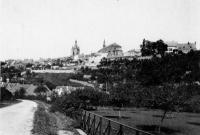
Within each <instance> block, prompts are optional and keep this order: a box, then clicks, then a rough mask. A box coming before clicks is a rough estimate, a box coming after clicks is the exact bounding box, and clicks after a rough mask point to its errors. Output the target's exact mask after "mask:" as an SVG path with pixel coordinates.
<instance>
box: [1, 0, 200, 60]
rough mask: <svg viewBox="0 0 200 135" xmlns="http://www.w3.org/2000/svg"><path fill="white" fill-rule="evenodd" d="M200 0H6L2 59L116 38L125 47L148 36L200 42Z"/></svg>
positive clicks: (52, 53)
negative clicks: (75, 42)
mask: <svg viewBox="0 0 200 135" xmlns="http://www.w3.org/2000/svg"><path fill="white" fill-rule="evenodd" d="M199 6H200V0H0V60H4V59H8V58H15V59H16V58H34V59H35V58H39V57H44V58H47V57H50V58H54V57H64V56H69V55H70V54H71V47H72V45H74V41H75V40H77V41H78V45H79V46H80V49H81V53H84V54H87V53H91V52H96V51H98V50H99V49H100V48H101V47H102V44H103V40H104V39H105V40H106V44H107V45H108V44H110V43H113V42H116V43H118V44H120V45H121V46H122V49H123V50H124V51H127V50H129V49H134V48H139V45H140V44H141V43H142V39H143V38H146V39H149V40H152V41H154V40H158V39H160V38H161V39H163V40H165V41H171V40H175V41H178V42H188V41H191V42H194V41H197V47H198V48H200V8H199Z"/></svg>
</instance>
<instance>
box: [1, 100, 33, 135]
mask: <svg viewBox="0 0 200 135" xmlns="http://www.w3.org/2000/svg"><path fill="white" fill-rule="evenodd" d="M36 109H37V104H36V103H35V102H33V101H29V100H22V102H20V103H18V104H15V105H12V106H8V107H4V108H0V135H31V129H32V125H33V118H34V112H35V110H36Z"/></svg>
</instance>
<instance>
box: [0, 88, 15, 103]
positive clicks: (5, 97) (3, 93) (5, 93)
mask: <svg viewBox="0 0 200 135" xmlns="http://www.w3.org/2000/svg"><path fill="white" fill-rule="evenodd" d="M0 91H1V95H0V96H1V98H0V99H1V101H4V100H11V99H12V98H13V95H12V93H11V92H10V91H8V90H7V89H6V88H5V87H1V88H0Z"/></svg>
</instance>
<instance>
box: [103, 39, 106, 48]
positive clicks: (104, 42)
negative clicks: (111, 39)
mask: <svg viewBox="0 0 200 135" xmlns="http://www.w3.org/2000/svg"><path fill="white" fill-rule="evenodd" d="M104 47H106V41H105V39H104V41H103V48H104Z"/></svg>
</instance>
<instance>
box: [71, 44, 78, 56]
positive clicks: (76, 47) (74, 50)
mask: <svg viewBox="0 0 200 135" xmlns="http://www.w3.org/2000/svg"><path fill="white" fill-rule="evenodd" d="M79 54H80V48H79V46H78V44H77V40H75V44H74V46H72V56H76V55H79Z"/></svg>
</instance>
